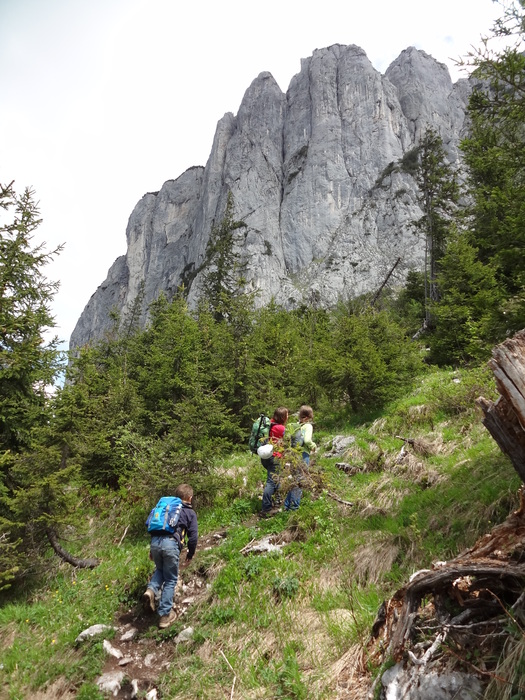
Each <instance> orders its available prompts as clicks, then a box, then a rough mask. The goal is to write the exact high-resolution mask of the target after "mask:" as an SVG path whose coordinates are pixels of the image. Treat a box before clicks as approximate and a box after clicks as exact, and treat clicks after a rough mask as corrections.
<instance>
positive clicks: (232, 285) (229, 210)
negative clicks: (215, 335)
mask: <svg viewBox="0 0 525 700" xmlns="http://www.w3.org/2000/svg"><path fill="white" fill-rule="evenodd" d="M241 228H246V224H245V223H244V221H236V220H235V218H234V201H233V195H232V193H231V192H228V197H227V201H226V210H225V212H224V216H223V218H222V220H221V222H220V224H219V225H218V226H214V227H213V228H212V231H211V235H210V239H209V241H208V245H207V247H206V256H205V261H204V263H203V265H202V267H201V269H202V270H203V274H202V287H203V299H204V301H205V302H206V303H207V304H208V305H209V307H210V309H211V310H212V313H213V315H214V317H215V319H216V320H217V321H222V320H225V319H228V318H230V317H231V315H232V313H233V312H234V307H235V305H236V302H238V301H239V299H242V300H243V301H244V303H245V302H246V300H247V299H246V293H245V289H244V287H245V277H244V274H245V268H246V265H245V263H244V262H243V260H242V256H241V253H240V252H239V249H238V247H237V246H238V239H237V231H239V229H241Z"/></svg>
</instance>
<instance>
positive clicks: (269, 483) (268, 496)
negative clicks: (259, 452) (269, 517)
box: [261, 457, 280, 513]
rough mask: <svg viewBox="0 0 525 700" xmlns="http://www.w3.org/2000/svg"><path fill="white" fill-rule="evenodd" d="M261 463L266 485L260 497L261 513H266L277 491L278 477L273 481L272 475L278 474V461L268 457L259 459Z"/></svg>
mask: <svg viewBox="0 0 525 700" xmlns="http://www.w3.org/2000/svg"><path fill="white" fill-rule="evenodd" d="M261 463H262V465H263V467H265V468H266V473H267V477H266V484H265V486H264V491H263V497H262V512H263V513H267V512H268V511H269V510H270V509H271V507H272V505H273V503H272V496H273V494H274V493H275V492H276V491H278V489H279V480H278V477H276V479H273V478H272V475H277V473H278V472H279V469H280V461H279V460H278V459H275V458H274V457H270V459H261Z"/></svg>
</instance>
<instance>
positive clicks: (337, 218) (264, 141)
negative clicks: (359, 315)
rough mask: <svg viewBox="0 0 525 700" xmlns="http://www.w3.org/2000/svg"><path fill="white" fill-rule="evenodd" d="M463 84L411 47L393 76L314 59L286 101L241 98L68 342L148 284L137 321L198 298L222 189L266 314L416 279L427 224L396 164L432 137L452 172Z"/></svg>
mask: <svg viewBox="0 0 525 700" xmlns="http://www.w3.org/2000/svg"><path fill="white" fill-rule="evenodd" d="M468 95H469V86H468V81H466V80H462V81H459V82H458V83H456V84H452V82H451V79H450V75H449V73H448V70H447V68H446V66H444V65H443V64H440V63H438V62H437V61H435V60H434V59H433V58H432V57H430V56H429V55H427V54H426V53H424V52H423V51H418V50H416V49H414V48H409V49H406V50H405V51H403V52H402V53H401V55H400V56H399V57H398V58H397V59H396V60H395V61H394V62H393V63H392V65H391V66H389V68H388V70H387V71H386V73H385V75H381V73H379V72H378V71H376V70H375V69H374V67H373V66H372V64H371V63H370V61H369V60H368V58H367V56H366V54H365V52H364V51H363V50H362V49H361V48H359V47H358V46H353V45H351V46H340V45H334V46H330V47H328V48H324V49H320V50H316V51H315V52H314V53H313V55H312V56H310V57H309V58H307V59H304V60H303V61H302V62H301V71H300V72H299V73H298V74H297V75H296V76H295V77H294V78H293V79H292V81H291V83H290V86H289V89H288V91H287V93H286V95H285V94H283V92H282V91H281V90H280V88H279V86H278V85H277V83H276V82H275V80H274V79H273V77H272V76H271V74H270V73H261V74H260V75H259V76H258V77H257V78H256V79H255V80H254V81H253V82H252V84H251V85H250V87H249V88H248V90H247V91H246V93H245V95H244V98H243V100H242V103H241V105H240V107H239V111H238V113H237V115H236V116H234V115H233V114H230V113H228V114H226V115H225V116H224V117H223V118H222V119H221V120H220V121H219V122H218V124H217V130H216V133H215V138H214V141H213V145H212V148H211V153H210V156H209V159H208V162H207V164H206V166H205V167H195V168H190V169H189V170H187V171H186V172H184V173H183V174H182V175H180V176H179V177H178V178H177V179H176V180H170V181H168V182H166V183H165V184H164V185H163V187H162V189H161V190H160V192H157V193H150V194H146V195H144V197H143V198H142V199H141V200H140V202H139V203H138V204H137V206H136V207H135V209H134V211H133V213H132V214H131V217H130V219H129V223H128V227H127V232H126V236H127V253H126V255H125V256H123V257H121V258H119V259H118V260H117V261H116V262H115V263H114V264H113V266H112V267H111V269H110V270H109V273H108V278H107V279H106V281H105V282H104V283H103V284H102V285H101V286H100V287H99V288H98V289H97V291H96V292H95V293H94V294H93V296H92V297H91V299H90V301H89V302H88V304H87V306H86V308H85V309H84V311H83V313H82V315H81V317H80V319H79V321H78V323H77V325H76V327H75V330H74V331H73V334H72V336H71V343H70V344H71V347H75V346H78V345H82V344H84V343H86V342H88V341H89V340H92V339H96V338H99V337H101V336H102V334H103V332H104V330H106V329H107V328H108V326H109V325H110V321H109V318H108V314H109V312H110V311H111V309H117V310H119V311H121V312H123V313H125V312H126V311H128V310H129V309H130V308H131V306H132V304H133V302H134V300H135V299H136V298H137V294H138V293H139V291H140V288H141V285H142V283H143V284H144V299H143V303H142V308H143V315H142V321H143V322H146V319H147V307H148V305H149V304H150V303H151V301H152V300H154V299H155V298H156V297H157V296H158V294H159V293H160V292H161V291H165V292H166V294H167V295H168V297H169V296H170V295H172V294H173V293H174V292H175V291H176V290H177V288H178V287H179V286H180V285H181V283H184V285H185V288H186V289H189V293H188V299H189V303H190V305H192V304H195V302H196V300H197V299H198V296H199V294H200V293H201V275H200V273H198V269H199V267H200V266H201V264H202V263H203V260H204V254H205V249H206V244H207V242H208V239H209V235H210V231H211V228H212V226H213V225H214V224H217V223H219V222H220V220H221V219H222V216H223V213H224V209H225V205H226V198H227V194H228V191H231V192H232V194H233V197H234V202H235V217H236V218H237V219H242V220H243V221H244V222H245V223H246V224H247V229H246V235H245V238H244V241H243V243H242V254H243V256H244V257H245V259H246V261H247V263H248V280H249V285H250V287H251V288H252V289H255V290H258V292H259V295H258V303H259V304H266V303H268V302H269V301H270V300H271V299H272V298H275V299H276V300H277V301H278V302H279V303H282V304H284V305H285V306H287V307H291V306H294V305H296V304H300V303H303V302H306V303H308V302H309V301H310V300H311V299H312V298H315V299H316V300H318V301H319V302H320V303H322V304H325V305H330V304H333V303H335V302H336V301H337V300H338V299H340V298H348V297H354V296H356V295H359V294H361V293H363V292H367V291H372V290H375V289H377V287H378V286H379V285H380V284H381V282H382V280H383V279H384V277H385V276H386V274H387V273H388V271H389V270H390V268H391V267H392V265H393V264H394V262H395V261H396V260H397V258H401V262H400V264H399V265H398V267H397V268H396V275H397V278H398V279H402V278H403V277H404V275H406V272H407V271H408V270H409V269H411V268H421V266H422V260H423V253H424V249H423V242H422V241H421V240H419V239H418V238H417V237H416V235H415V233H414V231H413V229H412V227H411V225H410V222H411V221H413V220H414V219H417V218H419V217H420V216H421V212H420V210H419V207H418V204H417V199H416V191H415V183H414V181H413V178H412V177H411V176H410V175H409V174H407V173H406V172H404V171H403V170H402V169H401V168H399V167H394V166H396V165H398V164H399V163H400V161H401V159H402V157H403V155H404V154H406V153H407V152H408V151H409V150H410V149H411V148H413V147H414V146H415V145H417V143H418V141H419V139H420V138H421V135H422V134H423V133H424V131H425V129H426V127H427V126H432V127H433V128H434V129H437V130H438V132H439V133H440V134H441V136H442V138H443V141H444V144H445V148H446V150H447V153H448V155H449V157H450V159H451V162H454V161H456V160H457V158H458V143H459V139H460V138H461V136H462V129H463V126H464V119H465V112H466V104H467V100H468Z"/></svg>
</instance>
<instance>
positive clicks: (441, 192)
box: [415, 128, 459, 327]
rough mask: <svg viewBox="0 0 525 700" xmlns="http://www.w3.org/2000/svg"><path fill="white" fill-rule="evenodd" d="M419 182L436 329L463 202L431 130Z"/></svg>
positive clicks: (420, 225) (428, 294)
mask: <svg viewBox="0 0 525 700" xmlns="http://www.w3.org/2000/svg"><path fill="white" fill-rule="evenodd" d="M418 154H419V160H418V167H417V170H416V175H415V177H416V182H417V185H418V187H419V202H420V204H421V208H422V209H423V216H422V217H421V218H420V219H419V220H418V221H417V222H415V226H416V228H417V229H418V230H419V231H421V232H422V233H423V235H424V237H425V321H426V325H427V327H432V326H433V319H432V316H431V307H432V304H433V303H434V302H436V301H437V300H438V298H439V290H438V285H437V272H438V266H439V260H440V258H441V257H442V255H443V252H444V248H445V242H446V239H447V233H448V230H449V227H450V222H451V218H452V216H453V214H454V212H455V210H456V207H457V203H458V200H459V187H458V183H457V177H456V174H455V172H454V170H453V168H452V167H451V165H450V164H449V162H448V161H447V158H446V154H445V150H444V148H443V141H442V139H441V137H440V136H439V135H438V134H437V132H436V131H435V130H433V129H431V128H428V129H427V130H426V131H425V133H424V135H423V138H422V140H421V143H420V145H419V149H418Z"/></svg>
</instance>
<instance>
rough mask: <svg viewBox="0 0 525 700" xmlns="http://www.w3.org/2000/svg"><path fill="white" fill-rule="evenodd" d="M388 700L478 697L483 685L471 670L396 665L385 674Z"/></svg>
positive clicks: (385, 692) (449, 699) (480, 695)
mask: <svg viewBox="0 0 525 700" xmlns="http://www.w3.org/2000/svg"><path fill="white" fill-rule="evenodd" d="M381 683H382V685H383V694H382V696H381V697H382V698H383V699H384V700H478V699H479V698H481V697H482V686H481V683H480V681H479V680H478V678H476V677H475V676H472V675H470V674H467V673H460V672H459V671H454V672H453V673H437V672H434V671H429V670H428V669H426V668H422V667H415V666H409V667H407V668H403V665H402V664H396V665H395V666H392V668H389V669H388V670H387V671H385V672H384V673H383V676H382V677H381Z"/></svg>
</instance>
